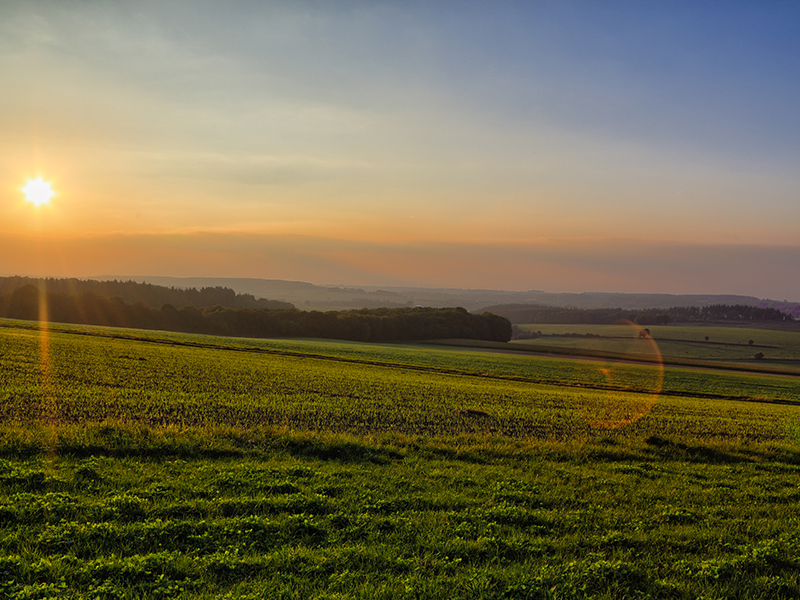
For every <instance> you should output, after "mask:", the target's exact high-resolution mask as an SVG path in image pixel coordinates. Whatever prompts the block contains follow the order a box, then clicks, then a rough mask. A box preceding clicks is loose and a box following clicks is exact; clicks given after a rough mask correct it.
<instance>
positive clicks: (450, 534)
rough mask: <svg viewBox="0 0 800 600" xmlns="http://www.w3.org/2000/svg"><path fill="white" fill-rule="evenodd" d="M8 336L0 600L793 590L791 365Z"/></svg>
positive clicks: (796, 577)
mask: <svg viewBox="0 0 800 600" xmlns="http://www.w3.org/2000/svg"><path fill="white" fill-rule="evenodd" d="M5 325H7V327H3V328H0V369H1V370H0V374H1V376H2V386H0V394H2V410H3V425H2V426H1V427H0V533H1V534H2V535H0V597H13V598H49V597H65V598H70V597H74V598H78V597H81V598H83V597H91V598H211V597H215V598H216V597H230V598H262V597H270V598H533V599H542V598H547V599H556V598H608V599H611V598H623V597H625V598H796V597H800V569H798V567H800V536H799V535H798V533H797V532H798V516H797V511H796V505H797V501H798V500H800V450H798V440H799V439H800V407H798V406H796V405H794V404H791V402H792V401H793V400H794V399H796V394H797V390H796V383H794V385H795V389H792V387H791V386H792V384H793V382H794V380H793V379H792V378H779V377H764V376H761V377H758V376H741V375H736V374H727V375H726V374H708V373H704V372H699V371H681V370H679V369H674V370H669V369H668V370H667V371H666V372H665V375H664V386H665V387H666V386H667V382H668V381H671V382H672V383H671V384H670V385H672V386H673V387H676V386H679V385H683V386H684V387H686V388H687V391H691V388H692V386H693V385H696V386H697V387H698V388H701V389H702V390H705V393H708V394H709V396H710V395H712V393H713V391H714V390H722V391H723V392H728V391H731V390H736V389H738V390H739V393H738V394H731V395H732V396H736V397H738V398H747V397H749V392H748V393H747V394H745V393H743V392H742V390H743V386H744V387H746V386H747V385H749V386H750V388H748V389H749V390H751V391H757V390H760V393H761V394H762V396H763V398H764V399H765V400H771V402H753V401H743V400H741V399H739V400H731V399H723V398H722V397H719V398H716V397H690V396H686V397H681V396H664V395H661V396H657V395H656V394H647V393H641V392H640V393H633V392H623V391H615V390H612V389H602V388H601V387H599V386H596V387H594V388H593V387H586V388H579V387H574V384H579V383H584V384H587V385H590V386H591V385H593V384H592V382H591V377H594V375H591V374H592V373H593V372H594V369H595V366H594V365H587V364H586V363H583V362H581V363H576V362H575V361H569V360H557V359H553V358H537V357H533V356H515V355H501V354H492V353H489V352H476V351H470V350H466V349H440V348H432V347H416V346H405V345H381V346H373V345H367V344H354V343H353V344H351V343H338V342H322V341H313V340H305V341H301V340H289V341H282V340H270V341H266V340H265V341H256V340H226V339H223V338H208V337H203V336H181V335H180V334H165V333H162V332H122V331H115V330H108V329H101V328H74V329H72V330H70V329H69V328H66V329H61V330H59V331H55V332H54V331H51V332H50V333H49V334H48V336H47V338H46V343H45V342H43V337H42V334H41V332H40V331H39V330H38V329H35V328H34V329H31V328H29V327H28V326H27V325H26V326H25V327H23V328H20V327H17V326H15V324H14V323H11V322H6V323H5ZM123 334H124V335H127V336H133V337H138V338H139V339H133V340H132V339H121V337H123ZM114 336H116V337H114ZM201 346H202V347H201ZM606 367H613V368H614V369H617V368H619V369H620V371H619V372H620V373H622V375H620V376H624V377H626V378H627V381H628V383H630V382H636V381H637V380H638V381H640V382H643V383H641V387H647V386H649V385H652V382H653V381H652V378H653V372H654V369H653V368H652V367H642V366H636V365H619V366H618V367H617V366H614V365H606ZM604 368H605V367H604ZM670 371H674V375H670ZM711 375H713V376H714V377H716V380H714V381H712V382H711V383H709V377H710V376H711ZM562 376H564V380H563V381H559V380H558V379H559V378H560V377H562ZM611 376H614V377H617V372H616V370H615V371H612V372H611V373H610V375H609V374H608V373H607V374H604V375H603V377H604V378H606V382H608V378H609V377H611ZM526 377H527V379H526ZM547 377H551V378H552V379H553V381H552V382H550V383H541V382H539V381H538V379H541V378H547ZM670 377H672V379H670ZM694 377H697V379H694ZM587 378H588V379H587ZM711 379H713V377H712V378H711ZM680 382H682V383H680ZM776 382H777V383H776ZM563 383H566V384H569V385H562V384H563ZM599 383H602V382H599ZM770 386H772V387H770ZM722 395H723V394H720V396H722ZM779 402H785V403H783V404H781V403H779ZM467 409H469V410H471V411H472V412H469V411H468V410H467ZM628 418H630V419H631V420H632V422H631V423H630V424H628V425H626V426H621V427H618V428H614V429H607V428H604V427H602V426H598V424H599V425H602V424H604V423H605V424H606V425H607V424H609V423H612V422H614V420H615V419H616V420H625V419H628ZM592 423H595V425H593V424H592Z"/></svg>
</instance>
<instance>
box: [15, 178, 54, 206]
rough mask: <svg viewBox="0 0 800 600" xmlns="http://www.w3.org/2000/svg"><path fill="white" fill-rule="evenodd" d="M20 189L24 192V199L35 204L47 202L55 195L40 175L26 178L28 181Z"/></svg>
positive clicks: (40, 204) (39, 204)
mask: <svg viewBox="0 0 800 600" xmlns="http://www.w3.org/2000/svg"><path fill="white" fill-rule="evenodd" d="M20 190H21V191H22V193H23V194H25V200H27V201H28V202H32V203H33V204H35V205H36V206H42V205H43V204H49V203H50V198H52V197H53V196H55V195H56V193H55V192H54V191H53V190H52V188H51V187H50V183H49V182H47V181H45V180H44V179H42V178H41V176H40V177H37V178H36V179H28V183H26V184H25V186H24V187H22V188H20Z"/></svg>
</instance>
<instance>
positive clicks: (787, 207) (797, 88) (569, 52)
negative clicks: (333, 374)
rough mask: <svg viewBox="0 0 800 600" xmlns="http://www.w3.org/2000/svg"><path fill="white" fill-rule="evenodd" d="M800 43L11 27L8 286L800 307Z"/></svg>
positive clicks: (633, 29)
mask: <svg viewBox="0 0 800 600" xmlns="http://www.w3.org/2000/svg"><path fill="white" fill-rule="evenodd" d="M799 17H800V5H798V4H796V3H790V2H770V3H756V2H749V3H745V2H502V1H501V2H491V3H489V2H230V3H211V2H208V3H203V2H169V1H167V2H137V3H127V2H125V3H123V2H63V1H62V2H38V1H36V0H34V1H31V2H25V3H16V4H13V3H11V4H10V5H4V6H3V7H0V86H1V87H2V89H3V90H4V93H3V95H2V96H0V127H2V130H3V131H4V135H3V136H2V138H0V245H2V246H3V247H5V248H9V249H10V251H11V256H6V258H4V259H3V260H2V261H0V271H2V272H5V273H8V274H12V273H20V274H53V275H66V274H69V275H77V276H89V275H94V274H100V273H116V274H131V275H134V274H136V275H145V274H152V275H173V276H180V275H187V276H189V275H192V276H194V275H206V276H225V275H236V276H250V277H265V278H271V277H274V278H282V279H298V280H307V281H313V282H314V283H342V284H362V285H367V284H376V285H382V284H385V285H391V284H392V283H403V284H418V285H436V284H437V283H440V284H441V285H447V286H450V287H503V288H506V289H546V290H548V291H554V292H555V291H639V292H647V291H653V292H676V293H677V292H696V293H709V292H718V293H747V294H753V295H757V296H761V297H774V298H780V299H782V298H785V297H788V298H793V299H798V300H800V283H796V282H800V240H799V239H798V235H797V233H796V232H797V230H798V225H799V224H800V223H799V222H798V221H800V219H799V218H798V209H797V204H798V202H797V199H798V190H800V177H798V172H797V171H798V170H797V165H798V160H799V159H800V152H799V149H800V144H799V143H798V140H800V118H798V113H797V108H796V107H797V106H798V104H799V103H798V100H800V93H798V92H800V77H799V76H798V75H800V69H798V67H800V35H798V31H797V30H798V24H799V23H800V18H799ZM40 174H41V175H42V176H43V177H44V178H45V179H48V180H49V181H52V182H53V187H54V189H55V190H56V192H57V193H58V195H57V196H56V197H55V198H54V199H53V202H52V204H51V205H50V206H45V207H41V208H40V209H35V210H34V209H33V208H32V207H31V206H29V205H27V204H26V203H25V202H24V200H23V199H22V198H21V195H20V192H19V188H20V187H21V186H22V185H23V184H24V183H25V180H26V179H27V178H30V177H35V176H36V175H40ZM210 239H213V240H215V241H214V242H213V243H211V244H210V245H208V246H204V244H206V243H209V242H208V240H210ZM137 240H138V242H137ZM143 240H148V241H143ZM175 240H181V241H180V243H179V244H178V246H179V247H180V248H182V249H181V250H180V251H177V250H175V247H176V246H175ZM45 243H46V244H47V245H48V247H54V248H56V250H55V251H54V252H53V253H46V252H45V253H42V252H34V251H30V250H25V251H23V250H22V249H24V248H37V247H43V245H44V244H45ZM137 243H138V244H140V245H138V246H137ZM37 244H38V246H37ZM153 247H159V248H162V252H161V254H160V256H161V259H160V260H157V259H153V258H152V257H150V258H146V257H147V256H149V252H148V248H153ZM126 248H127V249H128V250H123V249H126ZM170 248H172V250H170ZM15 249H17V250H18V251H15ZM92 249H94V250H92ZM101 249H105V250H102V251H101ZM112 249H117V250H112ZM137 249H138V250H137ZM655 249H657V250H655ZM34 255H36V256H37V257H38V258H35V259H34V258H33V257H34ZM55 255H58V256H60V258H59V259H58V261H56V260H55V258H54V256H55ZM387 255H391V256H392V257H393V258H392V259H391V260H388V259H387V260H381V257H383V258H385V257H386V256H387ZM459 256H461V257H463V258H464V262H463V263H459V262H458V261H459V258H458V257H459ZM475 257H481V258H480V260H476V258H475ZM756 257H758V258H756ZM567 264H568V265H569V268H566V267H565V266H564V265H567ZM634 265H635V266H634ZM643 273H646V274H647V275H646V276H643ZM704 286H705V287H704Z"/></svg>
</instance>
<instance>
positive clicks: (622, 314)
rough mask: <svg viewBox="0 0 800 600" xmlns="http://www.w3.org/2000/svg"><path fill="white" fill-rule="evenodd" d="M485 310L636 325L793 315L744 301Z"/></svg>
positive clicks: (553, 320) (518, 318)
mask: <svg viewBox="0 0 800 600" xmlns="http://www.w3.org/2000/svg"><path fill="white" fill-rule="evenodd" d="M486 310H488V311H491V312H492V313H494V314H497V315H501V316H503V317H505V318H507V319H508V320H509V321H511V322H512V323H542V324H557V323H563V324H585V325H604V324H611V323H620V322H625V321H630V322H633V323H636V324H637V325H666V324H667V323H673V322H678V323H687V322H703V321H791V320H792V316H791V315H789V314H786V313H783V312H781V311H780V310H778V309H776V308H769V307H757V306H747V305H743V304H733V305H728V304H713V305H709V306H702V307H696V306H679V307H673V308H668V309H642V310H631V309H622V308H591V309H582V308H561V307H554V306H542V305H536V304H501V305H496V306H490V307H488V308H487V309H486Z"/></svg>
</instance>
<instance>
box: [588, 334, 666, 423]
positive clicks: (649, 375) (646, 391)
mask: <svg viewBox="0 0 800 600" xmlns="http://www.w3.org/2000/svg"><path fill="white" fill-rule="evenodd" d="M627 325H628V326H629V327H630V334H629V335H628V336H622V337H616V338H614V340H613V341H614V348H615V349H614V351H613V354H614V355H616V356H615V358H617V357H619V358H618V360H615V361H614V362H611V361H609V362H605V363H600V365H601V366H599V367H598V370H597V373H598V377H597V380H598V381H597V383H598V387H601V388H603V389H605V390H606V392H605V395H604V396H601V399H600V400H598V401H597V402H592V403H587V404H586V405H584V406H583V408H582V413H583V414H582V416H583V419H584V421H586V423H588V424H589V425H592V426H593V427H597V428H600V429H618V428H620V427H624V426H626V425H630V424H632V423H635V422H636V421H638V420H639V419H641V418H642V417H644V416H645V415H646V414H647V413H648V412H650V410H651V409H652V408H653V405H655V403H656V400H657V399H658V395H659V394H660V393H661V388H662V386H663V384H664V362H663V360H662V358H661V351H660V350H659V348H658V344H656V342H655V340H654V339H653V336H652V335H650V331H649V330H647V329H643V328H642V327H640V326H639V325H636V324H634V323H630V322H628V323H627ZM609 354H611V352H609ZM626 357H627V358H628V360H629V361H630V362H636V363H637V364H636V365H633V364H626V363H625V362H624V360H625V358H626ZM638 363H648V364H643V365H641V364H638Z"/></svg>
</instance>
